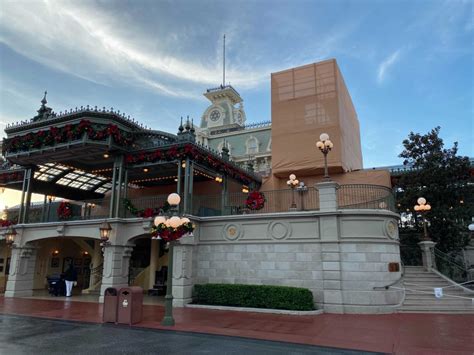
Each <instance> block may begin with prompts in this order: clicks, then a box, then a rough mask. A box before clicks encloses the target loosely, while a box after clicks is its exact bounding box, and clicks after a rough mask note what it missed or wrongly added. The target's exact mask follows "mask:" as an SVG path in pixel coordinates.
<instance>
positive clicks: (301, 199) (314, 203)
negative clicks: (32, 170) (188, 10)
mask: <svg viewBox="0 0 474 355" xmlns="http://www.w3.org/2000/svg"><path fill="white" fill-rule="evenodd" d="M263 194H264V196H265V203H264V205H263V207H262V208H261V209H259V210H251V209H249V208H248V207H247V203H246V202H247V198H248V196H249V195H248V194H247V193H243V192H236V193H229V194H227V196H223V195H222V194H220V193H219V194H214V195H196V194H193V195H192V197H191V204H190V206H191V209H190V210H189V211H187V212H186V213H188V214H191V215H195V216H201V217H205V216H226V215H239V214H261V213H280V212H289V211H317V210H319V192H318V190H317V189H316V188H314V187H305V188H304V189H299V188H297V189H295V190H294V191H292V190H291V189H284V190H273V191H263ZM167 197H168V195H167V194H166V195H153V196H143V197H132V198H129V199H128V200H129V201H130V204H128V208H127V206H126V205H125V203H124V199H122V201H121V203H120V205H119V210H118V217H121V218H132V217H141V216H144V215H145V216H148V215H150V216H151V215H154V214H156V213H157V209H159V208H160V207H162V206H163V205H164V203H165V201H166V199H167ZM337 199H338V203H339V208H340V209H379V210H380V209H381V210H391V211H394V210H395V208H394V200H393V194H392V192H391V190H390V189H388V188H386V187H383V186H376V185H341V186H340V188H339V189H338V190H337ZM60 203H61V201H55V202H46V203H43V202H39V203H38V202H37V203H34V204H31V206H30V207H29V212H28V220H27V223H41V222H60V221H75V220H94V219H103V218H108V216H109V215H110V199H109V198H104V199H98V200H86V201H71V202H70V204H71V210H72V215H71V216H70V217H68V218H65V219H64V218H63V219H61V218H60V216H59V215H58V207H59V205H60ZM293 204H294V206H293ZM181 206H183V205H181ZM147 210H148V211H147ZM18 212H19V209H18V207H14V208H10V209H9V210H8V211H7V218H8V219H9V220H13V221H15V220H17V218H18ZM113 212H115V211H113ZM113 215H115V214H114V213H113ZM407 265H409V263H407Z"/></svg>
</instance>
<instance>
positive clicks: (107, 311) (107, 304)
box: [102, 287, 118, 323]
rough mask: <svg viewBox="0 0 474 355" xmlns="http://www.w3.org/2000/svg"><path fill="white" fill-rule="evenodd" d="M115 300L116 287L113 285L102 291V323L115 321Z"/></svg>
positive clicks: (116, 297) (116, 295) (116, 296)
mask: <svg viewBox="0 0 474 355" xmlns="http://www.w3.org/2000/svg"><path fill="white" fill-rule="evenodd" d="M117 300H118V289H117V288H115V287H109V288H106V289H105V292H104V308H103V314H102V321H103V322H104V323H116V322H117Z"/></svg>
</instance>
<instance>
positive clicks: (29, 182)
mask: <svg viewBox="0 0 474 355" xmlns="http://www.w3.org/2000/svg"><path fill="white" fill-rule="evenodd" d="M33 175H34V170H33V169H32V168H28V169H27V170H26V171H25V177H26V197H25V208H24V209H23V216H21V219H19V220H20V221H21V222H22V223H28V218H29V212H30V205H31V193H32V188H33Z"/></svg>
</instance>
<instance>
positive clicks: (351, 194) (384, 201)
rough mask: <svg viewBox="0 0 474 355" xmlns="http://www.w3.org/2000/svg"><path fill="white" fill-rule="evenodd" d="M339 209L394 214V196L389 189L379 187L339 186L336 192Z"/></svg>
mask: <svg viewBox="0 0 474 355" xmlns="http://www.w3.org/2000/svg"><path fill="white" fill-rule="evenodd" d="M337 200H338V206H339V208H340V209H381V210H389V211H392V212H395V211H396V210H395V196H394V194H393V192H392V190H391V189H389V188H388V187H385V186H379V185H365V184H350V185H341V186H340V187H339V189H338V190H337Z"/></svg>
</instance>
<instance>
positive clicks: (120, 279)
mask: <svg viewBox="0 0 474 355" xmlns="http://www.w3.org/2000/svg"><path fill="white" fill-rule="evenodd" d="M132 250H133V245H109V246H106V247H105V248H104V271H103V275H102V286H101V288H100V297H99V302H104V292H105V289H107V288H109V287H117V288H119V289H120V288H121V287H127V286H128V272H129V265H130V256H131V255H132Z"/></svg>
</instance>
